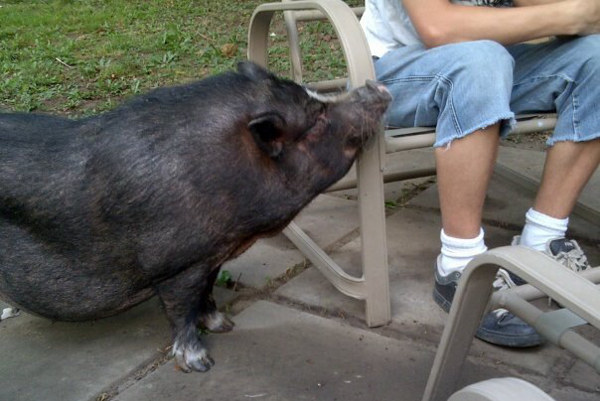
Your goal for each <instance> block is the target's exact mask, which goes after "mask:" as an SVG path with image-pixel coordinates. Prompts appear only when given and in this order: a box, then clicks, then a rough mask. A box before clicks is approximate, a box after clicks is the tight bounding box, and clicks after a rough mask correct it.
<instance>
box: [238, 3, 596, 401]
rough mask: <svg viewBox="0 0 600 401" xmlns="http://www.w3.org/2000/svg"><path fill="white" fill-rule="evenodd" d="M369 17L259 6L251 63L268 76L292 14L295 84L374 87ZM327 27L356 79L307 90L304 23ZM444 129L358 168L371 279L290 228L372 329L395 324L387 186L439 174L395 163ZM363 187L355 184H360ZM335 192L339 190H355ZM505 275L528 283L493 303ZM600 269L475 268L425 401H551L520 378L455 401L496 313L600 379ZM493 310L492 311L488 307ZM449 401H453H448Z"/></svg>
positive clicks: (357, 11) (543, 125)
mask: <svg viewBox="0 0 600 401" xmlns="http://www.w3.org/2000/svg"><path fill="white" fill-rule="evenodd" d="M362 11H363V9H362V8H360V7H356V8H350V7H349V6H348V5H346V4H345V3H343V2H342V1H340V0H302V1H286V0H284V1H283V2H281V3H271V4H264V5H261V6H259V7H258V8H257V9H256V11H255V12H254V15H253V17H252V20H251V23H250V30H249V41H248V58H249V59H250V60H252V61H254V62H256V63H258V64H261V65H263V66H265V67H266V66H267V46H268V34H269V27H270V22H271V18H272V17H273V14H274V13H275V12H283V13H284V17H285V23H286V28H287V31H288V40H289V42H290V56H291V62H292V76H293V78H294V80H296V81H297V82H299V83H303V84H306V85H308V86H310V87H312V88H313V89H317V90H325V91H329V90H339V89H343V88H346V87H348V84H349V87H356V86H361V85H363V84H364V82H365V81H366V80H367V79H374V78H375V73H374V69H373V64H372V60H371V56H370V52H369V48H368V46H367V43H366V40H365V37H364V35H363V32H362V29H361V27H360V25H359V23H358V19H357V16H360V15H361V13H362ZM315 19H327V20H329V21H330V22H331V23H332V24H333V26H334V28H335V30H336V32H337V35H338V37H339V39H340V42H341V46H342V49H343V51H344V54H345V57H346V63H347V68H348V78H347V79H339V80H333V81H324V82H313V83H306V82H303V74H302V62H301V60H302V57H301V54H300V47H299V39H298V30H297V22H299V21H307V20H315ZM517 119H518V124H517V126H516V128H515V131H517V132H518V133H520V134H525V133H529V132H539V131H545V130H550V129H552V128H553V127H554V124H555V123H556V119H555V116H554V115H527V116H518V118H517ZM434 138H435V129H434V128H431V127H414V128H407V129H388V130H384V129H383V127H382V135H380V137H379V138H377V140H376V141H375V142H374V143H373V144H372V145H371V146H370V147H369V148H368V149H365V151H364V152H363V153H362V155H361V156H360V158H359V160H358V162H357V180H356V181H357V184H358V202H359V213H360V229H361V241H362V242H361V244H362V266H363V275H362V277H352V276H350V275H348V274H347V273H346V272H345V271H344V270H343V269H342V268H341V267H340V266H339V265H337V264H336V263H335V262H334V261H333V260H332V259H331V258H330V257H329V256H328V255H327V254H326V253H325V252H324V251H323V250H322V249H321V248H320V247H319V246H318V245H316V244H315V243H314V241H313V240H312V239H311V238H310V237H309V236H308V235H306V233H304V232H303V231H302V230H301V229H300V228H299V227H298V226H297V225H296V224H294V223H291V224H290V226H289V227H288V228H286V230H285V231H284V233H285V235H286V236H287V237H288V238H289V239H290V240H291V241H292V242H293V243H294V244H295V245H296V246H297V247H298V248H299V249H300V250H301V251H302V252H303V253H304V254H305V256H307V257H308V258H309V260H311V262H312V263H313V264H314V265H315V266H316V267H317V268H318V269H319V270H320V271H321V272H322V273H323V274H324V275H325V276H326V277H327V278H328V279H329V280H330V281H331V282H332V284H333V285H334V286H335V287H336V288H337V289H339V290H340V291H341V292H342V293H344V294H346V295H349V296H351V297H354V298H358V299H363V300H365V302H366V322H367V324H368V325H369V326H371V327H374V326H379V325H383V324H386V323H387V322H388V321H389V320H390V315H391V312H390V299H389V283H388V266H387V250H386V238H385V233H386V230H385V215H384V198H383V183H384V181H388V180H397V179H409V178H416V177H422V176H427V175H433V174H435V170H431V169H424V170H423V169H421V170H415V171H401V172H391V173H390V172H385V171H384V158H385V155H386V154H387V153H392V152H399V151H403V150H410V149H418V148H426V147H431V146H432V144H433V143H434ZM498 167H499V168H497V169H496V172H497V173H500V174H501V175H503V176H504V177H505V178H508V179H510V180H511V181H513V182H514V183H517V184H519V185H521V186H523V187H524V188H526V187H531V186H533V184H535V183H533V182H531V180H530V179H528V178H527V177H525V176H523V175H522V174H520V173H518V172H516V171H513V170H510V169H509V168H506V167H500V166H498ZM351 184H354V183H351ZM347 186H348V185H347V184H341V185H340V184H338V185H334V186H333V187H332V188H330V189H331V190H339V189H342V188H346V187H347ZM575 213H577V214H579V215H580V216H582V217H584V218H586V219H588V220H590V221H599V220H600V213H599V212H598V211H597V210H592V209H589V208H586V207H584V206H583V205H581V204H578V205H577V206H576V208H575ZM498 268H504V269H506V270H509V271H511V272H513V273H515V274H518V275H519V276H520V277H522V278H523V279H525V280H526V281H527V282H528V283H530V284H526V285H523V286H519V287H517V288H514V289H510V290H505V291H500V292H496V293H494V294H493V295H492V281H493V280H494V277H495V274H496V272H497V270H498ZM598 282H600V269H592V270H588V271H585V272H583V273H582V274H577V273H574V272H572V271H570V270H568V269H564V267H562V265H560V264H559V263H558V262H556V261H554V260H553V259H551V258H549V257H548V256H546V255H544V254H542V253H540V252H536V251H532V250H530V249H526V248H524V247H518V246H517V247H515V246H511V247H502V248H496V249H493V250H491V251H488V252H486V253H484V254H482V255H480V256H478V257H476V258H475V259H474V260H473V261H471V263H469V265H468V266H467V268H466V270H465V272H464V273H463V278H462V279H461V282H460V284H459V287H458V289H457V293H456V296H455V300H454V302H453V304H452V308H451V310H450V315H449V318H448V323H447V324H446V326H445V328H444V332H443V334H442V338H441V341H440V345H439V347H438V352H437V354H436V357H435V360H434V364H433V367H432V370H431V374H430V376H429V380H428V383H427V387H426V389H425V393H424V395H423V399H422V400H423V401H446V400H448V401H513V400H525V399H526V400H528V401H552V400H553V399H552V398H551V397H550V396H548V395H547V394H546V393H544V392H543V391H541V390H540V389H539V388H537V387H535V386H533V385H531V384H529V383H527V382H524V381H522V380H519V379H515V378H502V379H491V380H487V381H484V382H480V383H476V384H473V385H470V386H467V387H465V388H463V389H462V390H460V391H458V392H456V393H454V394H452V393H453V391H454V390H455V385H456V382H457V378H458V376H459V375H460V372H461V367H462V365H463V363H464V361H465V358H466V356H467V353H468V351H469V348H470V344H471V342H472V340H473V337H474V334H475V332H476V330H477V327H478V325H479V322H480V320H481V318H482V317H483V315H484V314H485V313H486V312H487V311H488V310H491V309H496V308H506V309H508V310H510V311H511V312H512V313H514V314H515V315H517V316H519V317H521V318H522V319H523V320H524V321H526V322H527V323H528V324H530V325H531V326H533V327H534V328H535V329H536V330H537V331H538V332H539V333H540V334H542V335H543V336H544V337H545V338H546V339H547V340H548V341H549V342H551V343H553V344H556V345H558V346H560V347H562V348H565V349H567V350H569V351H571V352H573V353H574V354H575V355H576V356H578V357H579V358H581V359H582V360H583V361H585V362H586V363H588V364H590V365H591V366H593V367H594V368H595V370H596V371H597V372H599V373H600V348H599V347H597V346H596V345H594V344H593V343H592V342H590V341H589V340H587V339H586V338H584V337H583V336H581V335H580V334H578V333H576V332H575V331H574V330H572V329H573V328H575V327H577V326H580V325H583V324H590V325H591V326H593V327H594V328H596V329H599V330H600V291H599V289H598V287H597V286H596V285H595V284H594V283H598ZM548 296H549V297H551V298H552V299H554V300H555V301H557V302H558V303H559V304H560V305H561V308H560V309H558V310H550V311H542V310H540V309H538V308H537V307H536V306H534V305H533V304H532V303H531V301H534V300H536V299H539V298H542V297H548ZM488 300H489V302H488ZM448 397H450V398H448Z"/></svg>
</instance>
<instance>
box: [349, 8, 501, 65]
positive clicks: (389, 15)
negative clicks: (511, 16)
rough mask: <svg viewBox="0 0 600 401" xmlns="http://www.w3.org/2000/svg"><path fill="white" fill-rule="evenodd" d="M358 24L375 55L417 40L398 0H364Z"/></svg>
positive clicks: (378, 55) (417, 37)
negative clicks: (363, 7)
mask: <svg viewBox="0 0 600 401" xmlns="http://www.w3.org/2000/svg"><path fill="white" fill-rule="evenodd" d="M451 1H452V2H453V3H460V4H464V5H472V6H492V7H507V6H512V0H451ZM360 24H361V25H362V27H363V30H364V32H365V35H366V37H367V41H368V42H369V47H370V49H371V54H372V55H373V56H376V57H381V56H383V55H384V54H385V53H387V52H388V51H390V50H392V49H395V48H397V47H401V46H407V45H412V44H416V43H421V39H420V38H419V35H418V34H417V31H416V30H415V27H414V26H413V24H412V22H411V21H410V18H409V17H408V14H406V10H405V9H404V5H403V4H402V0H366V2H365V12H364V14H363V16H362V18H361V20H360Z"/></svg>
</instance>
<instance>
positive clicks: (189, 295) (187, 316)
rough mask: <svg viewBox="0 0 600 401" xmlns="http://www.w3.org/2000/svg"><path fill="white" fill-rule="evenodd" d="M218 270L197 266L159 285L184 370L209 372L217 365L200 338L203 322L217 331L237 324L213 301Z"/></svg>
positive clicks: (210, 328)
mask: <svg viewBox="0 0 600 401" xmlns="http://www.w3.org/2000/svg"><path fill="white" fill-rule="evenodd" d="M218 270H219V269H218V268H213V269H211V268H209V267H207V266H202V265H198V266H194V267H191V268H189V269H187V270H185V271H183V272H181V273H179V274H178V275H176V276H174V277H172V278H170V279H168V280H166V281H164V282H162V283H160V284H158V286H157V291H158V294H159V297H160V299H161V301H162V303H163V306H164V308H165V312H166V314H167V318H168V319H169V321H170V322H171V326H172V328H173V336H174V341H173V355H174V356H175V360H176V361H177V364H178V365H179V367H180V368H181V370H183V371H184V372H191V371H192V370H196V371H199V372H205V371H207V370H209V369H210V368H211V367H212V366H213V365H214V361H213V359H212V358H211V357H210V355H208V351H207V350H206V348H205V347H204V345H203V344H202V342H201V341H200V338H199V337H198V327H197V326H198V325H199V324H202V325H204V326H206V328H208V329H209V330H214V331H227V330H230V329H231V327H232V326H233V324H232V323H231V321H230V320H229V319H227V318H226V317H225V316H223V315H222V314H221V313H220V312H218V311H217V310H216V305H215V303H214V301H213V300H212V294H211V293H212V286H213V283H214V281H215V279H216V275H217V274H218ZM215 272H216V273H215Z"/></svg>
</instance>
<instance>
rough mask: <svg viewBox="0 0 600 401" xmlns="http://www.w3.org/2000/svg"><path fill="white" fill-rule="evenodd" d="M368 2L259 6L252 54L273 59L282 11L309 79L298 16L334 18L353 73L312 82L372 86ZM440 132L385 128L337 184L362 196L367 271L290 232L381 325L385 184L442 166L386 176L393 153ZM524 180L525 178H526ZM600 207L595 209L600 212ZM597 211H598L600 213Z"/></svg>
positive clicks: (298, 74)
mask: <svg viewBox="0 0 600 401" xmlns="http://www.w3.org/2000/svg"><path fill="white" fill-rule="evenodd" d="M362 11H363V8H361V7H358V8H351V7H349V6H348V5H347V4H346V3H344V2H343V1H341V0H300V1H289V0H284V1H283V2H281V3H268V4H263V5H260V6H259V7H258V8H257V9H256V10H255V12H254V14H253V16H252V19H251V22H250V28H249V33H248V59H249V60H252V61H254V62H256V63H258V64H260V65H263V66H265V67H266V66H267V57H268V38H269V28H270V24H271V20H272V17H273V15H274V13H276V12H283V14H284V17H285V22H286V28H287V33H288V41H289V44H290V58H291V64H292V76H293V78H294V80H296V81H297V82H299V83H304V82H303V76H302V57H301V54H300V46H299V37H298V29H297V23H298V22H299V21H307V20H317V19H326V20H329V22H330V23H331V24H332V25H333V27H334V29H335V30H336V33H337V35H338V38H339V40H340V44H341V47H342V50H343V52H344V55H345V58H346V65H347V68H348V79H340V80H334V81H325V82H317V83H309V84H307V83H304V84H306V85H307V86H310V87H313V88H315V89H321V90H332V89H339V88H340V87H341V88H343V87H345V86H346V85H347V84H348V83H349V84H350V86H351V87H358V86H362V85H364V83H365V81H366V80H369V79H371V80H374V79H375V72H374V68H373V63H372V58H371V55H370V50H369V47H368V44H367V41H366V39H365V36H364V33H363V31H362V28H361V27H360V24H359V21H358V18H357V15H361V13H362ZM555 122H556V119H555V118H554V116H553V115H543V116H540V115H528V116H520V117H519V118H518V124H517V127H516V128H515V131H517V132H519V133H527V132H538V131H541V130H548V129H551V128H552V127H553V126H554V124H555ZM434 139H435V128H431V127H414V128H405V129H393V130H386V131H384V129H383V127H382V135H380V136H379V137H378V138H377V139H376V141H374V142H373V143H372V144H371V146H370V147H369V148H367V149H365V150H364V151H363V152H362V154H361V155H360V157H359V160H358V162H357V179H356V181H352V180H350V181H347V180H345V181H344V182H343V183H341V184H337V185H334V186H333V187H332V188H330V190H340V189H345V188H348V187H352V186H356V185H358V203H359V216H360V230H361V246H362V251H361V257H362V267H363V274H362V276H361V277H354V276H351V275H349V274H347V273H346V272H345V271H344V269H343V268H342V267H340V266H339V265H338V264H337V263H336V262H334V261H333V260H332V259H331V258H330V257H329V256H328V255H327V253H326V252H324V251H323V250H322V249H321V248H320V247H319V246H318V245H317V244H316V243H315V242H314V241H313V240H312V239H311V238H310V237H309V236H308V235H306V233H304V232H303V231H302V230H301V229H300V228H299V227H298V226H297V225H296V224H295V223H291V224H290V225H289V226H288V227H287V228H286V229H285V230H284V234H285V235H286V236H287V237H288V238H289V239H290V240H291V241H292V242H293V243H294V244H295V245H296V246H297V247H298V248H299V249H300V250H301V251H302V252H303V253H304V255H305V256H306V257H307V258H308V259H309V260H310V261H311V262H312V263H313V264H314V265H315V266H316V267H317V268H318V269H319V270H320V271H321V272H322V273H323V274H324V275H325V276H326V277H327V278H328V279H329V281H331V283H332V284H333V285H334V286H335V287H336V288H337V289H338V290H339V291H341V292H342V293H344V294H346V295H348V296H351V297H353V298H357V299H362V300H365V307H366V322H367V324H368V325H369V326H370V327H376V326H381V325H384V324H386V323H388V322H389V321H390V319H391V307H390V297H389V281H388V262H387V245H386V237H385V235H386V231H385V210H384V198H383V183H384V182H388V181H397V180H404V179H410V178H416V177H423V176H427V175H434V174H435V169H420V170H414V171H400V172H392V173H387V172H386V174H385V175H384V166H385V154H386V153H391V152H398V151H402V150H410V149H418V148H426V147H431V146H432V145H433V142H434ZM497 171H498V172H500V173H504V175H505V176H507V177H508V178H511V179H513V180H514V181H515V182H517V183H519V184H521V185H524V186H525V187H526V186H527V185H530V183H529V182H528V179H527V178H526V177H524V176H522V175H521V174H519V173H517V172H515V171H512V170H510V169H507V168H505V167H502V166H498V168H497ZM523 183H524V184H523ZM580 209H581V210H583V212H584V213H585V212H587V213H588V214H589V218H600V214H599V213H598V212H597V211H593V210H592V211H589V210H585V209H584V208H583V207H580V208H579V209H578V211H581V210H580ZM594 213H595V214H594ZM594 216H595V217H594Z"/></svg>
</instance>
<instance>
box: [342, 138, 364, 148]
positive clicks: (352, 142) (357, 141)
mask: <svg viewBox="0 0 600 401" xmlns="http://www.w3.org/2000/svg"><path fill="white" fill-rule="evenodd" d="M346 146H348V147H351V148H359V147H361V146H362V139H361V138H360V137H357V136H352V137H350V138H348V140H347V141H346Z"/></svg>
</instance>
